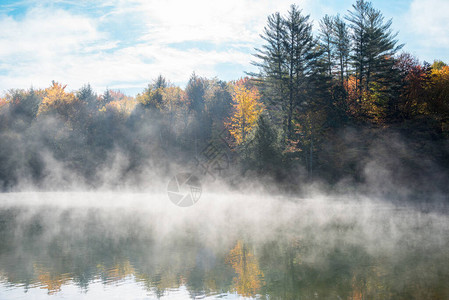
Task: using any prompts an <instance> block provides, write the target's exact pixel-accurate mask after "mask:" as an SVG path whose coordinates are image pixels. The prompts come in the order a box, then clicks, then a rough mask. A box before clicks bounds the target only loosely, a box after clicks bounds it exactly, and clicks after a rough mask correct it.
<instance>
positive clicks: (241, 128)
mask: <svg viewBox="0 0 449 300" xmlns="http://www.w3.org/2000/svg"><path fill="white" fill-rule="evenodd" d="M247 84H248V79H247V78H246V79H241V80H239V81H238V82H237V83H236V84H235V85H234V86H233V90H234V91H233V94H232V100H233V104H232V105H233V115H232V116H231V121H230V122H229V123H228V126H229V128H230V129H229V132H230V133H231V135H232V136H233V137H234V139H235V141H236V143H237V144H241V143H243V142H244V141H245V140H246V138H247V137H248V134H249V133H250V132H251V131H252V130H253V129H254V127H255V126H256V123H257V119H258V118H259V115H260V114H261V113H262V111H263V105H262V104H261V103H260V102H259V99H260V94H259V91H258V90H257V88H255V87H250V88H247V87H246V85H247Z"/></svg>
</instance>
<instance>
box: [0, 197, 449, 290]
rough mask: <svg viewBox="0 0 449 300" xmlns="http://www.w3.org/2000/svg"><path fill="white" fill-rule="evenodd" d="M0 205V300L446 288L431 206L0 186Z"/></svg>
mask: <svg viewBox="0 0 449 300" xmlns="http://www.w3.org/2000/svg"><path fill="white" fill-rule="evenodd" d="M0 203H1V204H0V212H1V215H0V220H1V222H2V226H1V233H0V234H1V237H2V238H1V240H2V243H1V244H0V276H1V281H2V286H1V288H0V296H1V298H15V297H19V298H20V297H25V296H26V295H27V294H26V293H31V294H28V295H32V294H33V293H36V291H37V290H44V291H47V292H46V293H42V295H40V297H44V298H45V297H47V296H48V295H47V293H48V294H49V295H52V296H56V297H69V298H77V297H78V296H76V295H82V296H83V297H85V298H89V299H94V298H95V297H100V298H101V297H103V298H108V296H107V295H108V291H110V289H112V290H114V291H115V293H118V294H115V295H122V297H123V298H129V299H137V298H139V299H140V298H145V297H149V298H160V297H168V298H169V299H170V298H171V299H177V298H185V297H191V298H195V297H199V296H201V297H205V296H207V297H212V298H214V297H218V296H220V297H225V298H235V297H239V296H252V297H254V296H257V295H258V297H262V298H264V297H270V298H275V299H278V298H279V299H294V298H295V297H296V296H297V295H302V296H303V297H304V298H305V299H309V298H310V299H311V298H315V297H318V298H322V299H324V298H326V299H327V298H329V299H335V298H337V299H339V298H338V297H340V298H341V299H346V298H348V299H349V298H350V299H363V298H365V297H374V298H395V299H432V298H435V299H437V298H438V299H444V298H447V297H448V296H449V290H448V288H447V279H448V276H449V273H448V269H449V268H448V261H449V251H448V250H447V249H448V246H449V229H448V225H449V223H448V222H449V219H448V217H447V214H446V212H444V211H442V210H441V209H431V210H427V211H424V210H422V209H418V208H416V207H415V208H413V207H407V206H404V205H403V206H400V205H394V204H391V203H389V202H386V201H384V200H382V199H373V198H367V197H361V196H358V197H357V196H354V195H353V196H351V197H341V196H340V197H331V196H327V195H324V194H320V193H317V192H315V193H311V194H309V195H308V196H307V197H304V198H291V197H286V196H276V195H271V194H269V193H259V192H252V193H250V192H235V191H234V192H232V191H224V190H223V192H221V193H211V192H207V191H206V192H204V193H203V195H202V196H201V199H200V200H199V201H198V202H197V203H196V204H195V205H193V206H191V207H187V208H182V207H178V206H176V205H174V204H173V203H172V202H170V200H169V199H168V197H167V194H166V193H162V192H161V193H147V192H145V193H143V192H139V193H133V192H51V193H44V192H26V193H5V194H1V195H0ZM441 207H443V206H440V208H441ZM75 287H76V288H75ZM125 287H128V290H127V289H126V288H125ZM24 292H26V293H24ZM120 293H121V294H120ZM36 295H37V294H36ZM295 295H296V296H295ZM357 295H359V296H360V295H362V296H363V297H362V296H360V297H359V298H357V297H358V296H357Z"/></svg>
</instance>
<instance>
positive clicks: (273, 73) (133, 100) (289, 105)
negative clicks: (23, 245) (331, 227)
mask: <svg viewBox="0 0 449 300" xmlns="http://www.w3.org/2000/svg"><path fill="white" fill-rule="evenodd" d="M318 32H319V34H318V35H317V36H314V35H313V33H312V23H311V21H310V19H309V16H307V15H304V14H303V13H302V11H301V10H300V9H298V7H296V6H295V5H292V6H291V8H290V10H289V11H288V12H286V14H285V15H283V14H281V13H275V14H273V15H271V16H269V17H268V21H267V25H266V27H265V29H264V32H263V33H262V34H261V37H262V38H263V40H264V45H263V47H262V48H260V49H257V50H256V52H255V54H254V57H255V60H254V62H253V64H254V65H256V66H257V67H258V69H259V71H258V72H257V73H251V74H248V75H249V77H247V78H244V79H241V80H237V81H232V82H224V81H221V80H219V79H206V78H203V77H200V76H197V75H196V74H192V76H191V78H190V79H189V81H188V83H187V85H186V87H185V88H184V89H182V88H180V87H177V86H175V85H173V84H171V83H170V82H169V81H168V80H167V79H166V78H164V77H163V76H159V77H158V78H156V79H155V80H153V81H152V82H151V83H150V84H149V85H148V87H147V88H146V89H145V90H144V91H142V93H140V94H138V95H137V96H136V97H128V96H126V95H124V94H123V93H120V92H119V91H112V90H106V91H105V92H104V93H103V94H102V95H97V94H95V93H94V91H93V89H92V88H91V87H90V85H86V86H84V87H82V88H81V89H80V90H78V91H73V92H69V91H66V89H65V86H64V85H62V84H60V83H57V82H53V83H52V84H51V86H50V87H48V88H47V89H43V90H34V89H29V90H17V89H16V90H14V89H13V90H9V91H8V92H7V93H6V95H5V97H4V98H2V99H1V100H0V101H1V103H0V105H1V106H0V130H1V132H0V135H1V137H0V181H1V183H2V186H3V188H4V189H8V188H11V187H14V186H17V184H18V183H19V181H20V180H24V179H26V180H25V181H26V182H28V183H30V184H33V185H38V186H39V185H41V186H43V187H45V186H48V183H49V182H52V181H54V180H56V181H58V182H62V186H63V185H64V184H67V185H69V186H70V183H71V182H73V181H79V180H81V181H83V182H84V183H86V184H89V185H92V186H94V187H95V186H99V185H102V184H103V183H104V182H105V181H110V182H117V183H126V184H137V185H138V184H141V183H142V182H144V181H145V180H148V170H157V172H159V174H161V175H170V174H171V173H173V172H174V171H175V170H174V167H173V166H174V165H179V166H182V165H183V164H185V163H187V162H189V161H191V160H192V159H193V158H195V157H198V156H200V155H202V154H203V153H204V150H205V149H208V147H209V146H211V145H212V146H216V148H219V147H222V144H223V141H225V144H226V145H227V146H228V147H229V149H227V150H226V151H228V152H229V153H228V154H229V155H228V154H227V156H226V158H227V159H228V160H229V161H228V162H229V164H230V165H231V166H232V168H233V171H235V172H234V173H232V174H233V176H234V177H233V178H234V179H235V178H237V177H240V176H246V177H251V178H253V177H256V178H260V177H267V178H268V177H269V178H272V179H274V180H275V181H277V182H281V183H286V184H288V185H289V186H297V185H298V184H300V183H301V182H304V181H305V180H322V181H324V182H328V183H331V184H337V183H338V182H342V180H345V182H348V181H349V182H355V183H369V185H370V186H371V187H373V186H374V187H375V188H378V187H379V186H386V185H391V186H398V185H402V184H405V185H406V186H411V187H415V188H416V187H417V186H419V185H420V184H421V185H425V186H426V188H425V189H424V190H426V189H427V191H430V190H434V189H440V188H442V187H445V186H447V184H446V182H445V180H444V179H442V178H444V177H442V176H441V175H442V174H445V173H446V170H447V168H448V167H449V161H448V158H447V157H449V156H448V154H449V150H448V139H447V137H448V131H449V128H448V126H449V99H448V98H449V67H448V66H446V64H445V63H443V62H441V61H435V62H434V63H433V64H432V65H430V64H428V63H425V62H424V63H420V62H419V61H418V59H416V58H414V57H413V56H411V55H410V54H407V53H399V51H400V49H401V48H402V45H401V44H399V43H398V41H397V39H396V35H397V34H395V33H393V32H392V30H391V20H387V21H386V20H385V19H384V17H383V15H382V13H381V12H380V11H378V10H376V9H375V8H374V7H373V6H372V4H371V3H370V2H366V1H362V0H358V1H357V2H356V3H355V4H354V5H353V7H352V9H351V10H350V11H348V13H347V15H345V16H343V17H341V16H338V15H337V16H325V17H324V18H323V19H322V20H321V21H320V22H319V30H318ZM220 143H221V144H220ZM56 171H57V172H56ZM186 171H188V170H186ZM206 173H207V170H206ZM54 174H58V175H54ZM379 174H383V175H379ZM105 176H106V177H107V178H105ZM145 176H147V177H145ZM231 177H232V176H231ZM230 180H231V181H233V180H232V179H230ZM234 181H235V180H234ZM429 182H431V183H432V184H431V185H429V184H428V183H429ZM44 183H45V184H44Z"/></svg>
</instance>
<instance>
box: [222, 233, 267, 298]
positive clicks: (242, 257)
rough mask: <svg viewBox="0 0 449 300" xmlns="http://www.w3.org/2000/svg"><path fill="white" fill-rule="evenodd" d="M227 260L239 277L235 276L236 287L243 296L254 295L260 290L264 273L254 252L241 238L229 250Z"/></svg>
mask: <svg viewBox="0 0 449 300" xmlns="http://www.w3.org/2000/svg"><path fill="white" fill-rule="evenodd" d="M227 261H228V262H229V263H230V264H231V265H232V268H233V269H234V271H235V273H236V274H237V277H234V283H235V289H236V290H237V293H239V294H240V295H242V296H254V295H255V294H257V292H259V289H260V286H261V278H262V277H263V273H262V272H261V271H260V269H259V264H258V262H257V259H256V258H255V257H254V254H253V253H251V252H250V251H249V250H248V248H247V247H246V245H245V244H244V243H243V242H242V241H241V240H239V241H238V242H237V245H235V247H234V248H233V249H232V250H231V251H230V252H229V255H228V257H227Z"/></svg>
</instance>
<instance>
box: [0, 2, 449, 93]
mask: <svg viewBox="0 0 449 300" xmlns="http://www.w3.org/2000/svg"><path fill="white" fill-rule="evenodd" d="M354 2H355V0H351V1H349V0H296V1H292V0H276V1H274V0H272V1H269V0H225V1H223V0H221V1H215V0H188V1H187V0H96V1H92V0H53V1H50V0H15V1H14V0H0V28H1V29H2V30H1V31H0V45H1V46H0V93H2V94H3V93H5V92H6V91H7V90H8V89H10V88H25V89H27V88H30V87H33V88H46V87H48V86H50V84H51V81H52V80H55V81H58V82H60V83H63V84H67V85H68V89H69V90H76V89H79V88H80V87H81V86H83V85H84V84H87V83H90V84H91V86H92V87H93V88H94V90H95V91H97V92H98V93H102V92H103V91H104V90H105V89H106V88H109V89H115V90H121V91H122V92H124V93H126V94H128V95H131V96H133V95H135V94H137V93H139V92H141V91H142V90H143V89H144V88H145V87H146V86H147V84H148V83H150V82H151V81H152V80H153V79H154V78H156V77H157V76H158V75H159V74H161V75H163V76H165V77H166V78H167V79H169V80H170V81H171V82H172V83H174V84H177V85H180V86H184V85H185V84H186V82H187V81H188V79H189V77H190V76H191V74H192V72H195V73H196V74H197V75H200V76H204V77H207V78H212V77H218V78H220V79H222V80H233V79H238V78H240V77H242V76H245V71H246V72H250V71H255V68H254V67H253V66H252V65H251V61H252V60H254V58H253V56H252V54H253V53H254V48H255V47H256V48H257V47H260V46H261V45H262V44H263V40H262V39H261V38H260V36H259V35H260V33H262V31H263V27H264V25H265V24H266V20H267V17H268V15H270V14H272V13H274V12H277V11H278V12H280V13H281V14H285V13H286V12H287V10H288V8H289V6H290V5H291V4H293V3H294V4H296V5H297V6H298V7H299V8H301V9H302V10H303V13H304V14H310V16H311V19H312V20H314V24H315V30H316V29H317V26H316V25H317V24H318V21H319V19H321V18H322V17H323V16H324V15H325V14H330V15H335V14H340V15H342V16H344V15H345V14H346V13H347V10H348V9H351V6H352V4H353V3H354ZM372 3H373V5H374V7H375V8H377V9H379V10H381V11H382V13H383V15H384V16H385V18H386V19H389V18H393V25H392V28H393V30H394V31H399V35H398V39H399V41H400V43H404V44H405V46H404V48H403V50H404V51H407V52H410V53H411V54H413V55H415V56H416V57H417V58H418V59H420V60H421V61H424V60H425V61H428V62H433V61H434V60H435V59H440V60H443V61H445V62H447V63H449V25H448V24H449V14H448V11H449V0H373V1H372Z"/></svg>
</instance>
